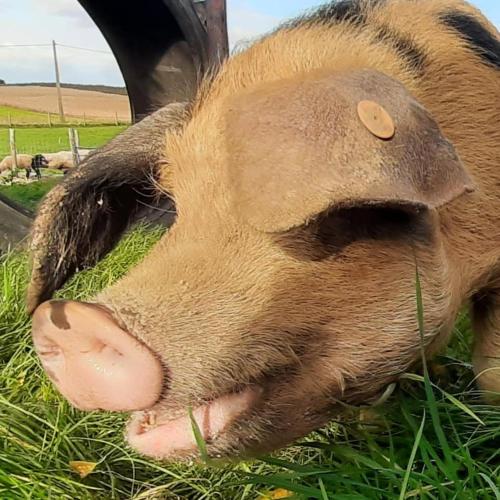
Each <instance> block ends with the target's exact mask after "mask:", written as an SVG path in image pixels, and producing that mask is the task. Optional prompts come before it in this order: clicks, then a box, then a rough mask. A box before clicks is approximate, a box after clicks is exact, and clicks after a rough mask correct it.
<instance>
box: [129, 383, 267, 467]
mask: <svg viewBox="0 0 500 500" xmlns="http://www.w3.org/2000/svg"><path fill="white" fill-rule="evenodd" d="M261 394H262V389H261V388H260V387H259V386H249V387H246V388H244V389H242V390H240V391H239V392H234V393H230V394H226V395H223V396H220V397H218V398H215V399H213V400H211V401H208V402H207V403H205V404H203V405H200V406H198V407H196V408H194V409H193V410H192V416H193V419H194V420H195V421H196V424H197V427H198V429H199V430H200V433H201V435H202V437H203V440H204V441H205V442H206V443H207V444H208V445H212V444H216V443H217V441H218V440H219V439H220V438H221V437H222V436H223V435H224V434H225V433H226V431H227V430H228V429H229V428H231V427H232V425H233V424H234V422H235V421H237V420H238V419H239V418H240V417H241V416H242V415H244V414H247V413H248V412H249V411H251V409H252V407H253V406H254V405H255V404H256V403H257V401H258V400H259V399H260V396H261ZM125 437H126V439H127V441H128V443H129V444H130V446H132V448H134V449H135V450H137V451H138V452H139V453H141V454H142V455H147V456H149V457H152V458H156V459H166V460H173V459H182V458H188V457H193V456H196V455H198V445H197V443H196V438H195V435H194V430H193V422H192V420H191V417H190V415H189V413H188V412H184V413H183V414H181V415H180V416H177V417H174V418H172V416H171V415H169V413H168V411H166V410H161V409H155V408H153V409H151V410H146V411H140V412H134V413H133V415H132V417H131V419H130V421H129V423H128V425H127V429H126V432H125Z"/></svg>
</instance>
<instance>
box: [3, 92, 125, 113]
mask: <svg viewBox="0 0 500 500" xmlns="http://www.w3.org/2000/svg"><path fill="white" fill-rule="evenodd" d="M62 95H63V106H64V112H65V114H66V115H70V116H74V117H80V118H81V117H83V115H84V113H85V115H86V117H87V118H89V119H94V120H95V119H99V120H102V121H106V122H111V121H114V120H115V113H116V114H117V115H118V119H119V120H120V121H121V122H127V121H130V106H129V102H128V97H127V96H124V95H118V94H105V93H103V92H95V91H91V90H76V89H65V88H63V89H62ZM0 105H4V106H14V107H17V108H24V109H30V110H33V111H42V112H46V113H47V112H50V113H58V107H57V94H56V88H55V87H53V88H51V87H37V86H28V87H24V86H19V87H18V86H3V85H2V86H0Z"/></svg>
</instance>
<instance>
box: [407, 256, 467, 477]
mask: <svg viewBox="0 0 500 500" xmlns="http://www.w3.org/2000/svg"><path fill="white" fill-rule="evenodd" d="M415 288H416V294H417V319H418V330H419V333H420V350H421V356H422V366H423V370H424V387H425V394H426V397H427V404H428V406H429V411H430V414H431V420H432V425H433V427H434V432H435V433H436V436H437V438H438V441H439V444H440V445H441V449H442V451H443V454H444V456H445V462H446V466H447V469H448V476H449V479H452V480H458V476H457V467H456V465H455V463H454V461H453V457H452V453H451V449H450V445H449V444H448V440H447V439H446V436H445V434H444V431H443V427H442V425H441V419H440V417H439V411H438V407H437V402H436V397H435V395H434V391H433V389H432V384H431V380H430V377H429V370H428V367H427V359H426V357H425V322H424V305H423V299H422V285H421V282H420V274H419V272H418V263H417V261H416V259H415Z"/></svg>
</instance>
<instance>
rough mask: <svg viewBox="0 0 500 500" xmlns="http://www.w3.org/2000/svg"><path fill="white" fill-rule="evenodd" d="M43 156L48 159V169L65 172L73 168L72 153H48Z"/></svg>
mask: <svg viewBox="0 0 500 500" xmlns="http://www.w3.org/2000/svg"><path fill="white" fill-rule="evenodd" d="M43 156H45V158H47V161H48V162H49V164H48V165H47V167H48V168H54V169H57V170H64V169H68V168H73V166H74V165H73V155H72V154H71V151H59V152H58V153H46V154H44V155H43Z"/></svg>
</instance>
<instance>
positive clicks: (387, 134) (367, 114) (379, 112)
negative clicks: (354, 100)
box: [358, 101, 396, 139]
mask: <svg viewBox="0 0 500 500" xmlns="http://www.w3.org/2000/svg"><path fill="white" fill-rule="evenodd" d="M358 116H359V119H360V120H361V123H362V124H363V125H364V126H365V127H366V128H367V129H368V130H369V131H370V132H371V133H372V134H373V135H374V136H375V137H378V138H379V139H392V138H393V137H394V134H395V133H396V128H395V126H394V121H393V120H392V118H391V115H389V113H388V112H387V111H386V110H385V109H384V108H383V107H382V106H381V105H380V104H378V103H376V102H374V101H360V102H359V103H358Z"/></svg>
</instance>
